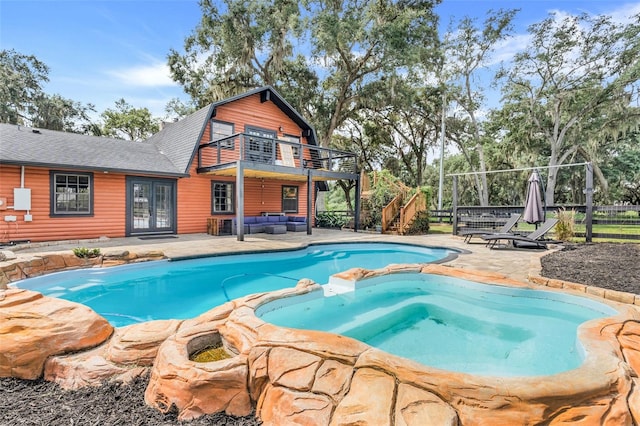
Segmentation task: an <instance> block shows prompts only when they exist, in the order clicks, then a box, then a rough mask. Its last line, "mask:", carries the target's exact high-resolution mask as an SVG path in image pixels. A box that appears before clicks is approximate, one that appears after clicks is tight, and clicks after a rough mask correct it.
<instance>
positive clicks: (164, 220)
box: [127, 178, 176, 234]
mask: <svg viewBox="0 0 640 426" xmlns="http://www.w3.org/2000/svg"><path fill="white" fill-rule="evenodd" d="M127 187H128V191H127V198H128V199H127V210H128V212H127V213H128V214H127V233H128V234H149V233H173V232H175V231H176V226H175V181H171V180H165V179H161V180H160V179H157V180H156V179H133V178H130V179H128V185H127Z"/></svg>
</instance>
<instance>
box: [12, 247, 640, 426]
mask: <svg viewBox="0 0 640 426" xmlns="http://www.w3.org/2000/svg"><path fill="white" fill-rule="evenodd" d="M541 263H542V275H543V276H544V277H547V278H557V279H561V280H565V281H571V282H576V283H581V284H587V285H593V286H598V287H603V288H607V289H611V290H619V291H625V292H630V293H635V294H640V244H628V243H624V244H615V243H611V244H610V243H598V244H568V245H566V246H565V248H564V249H563V250H561V251H557V252H554V253H550V254H548V255H546V256H544V257H542V259H541ZM147 384H148V379H142V378H140V379H136V380H134V381H133V382H132V383H131V384H129V385H119V384H114V383H108V384H105V385H103V386H101V387H93V388H83V389H80V390H77V391H64V390H62V389H61V388H60V387H59V386H58V385H56V384H55V383H51V382H45V381H43V380H35V381H27V380H19V379H14V378H0V407H1V408H0V425H1V426H26V425H42V426H58V425H74V426H76V425H77V426H84V425H87V426H88V425H101V426H111V425H113V426H116V425H118V426H120V425H138V426H147V425H148V426H173V425H190V426H202V425H216V426H253V425H260V424H261V422H260V421H259V420H258V419H257V418H256V417H255V416H247V417H232V416H227V415H225V414H221V413H218V414H215V415H207V416H202V417H199V418H197V419H195V420H192V421H190V422H179V421H178V420H177V413H176V412H170V413H168V414H166V415H165V414H162V413H160V412H159V411H157V410H155V409H153V408H151V407H149V406H147V405H146V404H145V402H144V392H145V389H146V387H147Z"/></svg>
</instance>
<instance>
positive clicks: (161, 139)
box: [146, 105, 212, 173]
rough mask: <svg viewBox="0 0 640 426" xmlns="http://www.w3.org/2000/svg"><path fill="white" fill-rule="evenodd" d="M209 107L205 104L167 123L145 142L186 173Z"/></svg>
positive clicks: (203, 127) (206, 118)
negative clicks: (191, 112) (187, 114)
mask: <svg viewBox="0 0 640 426" xmlns="http://www.w3.org/2000/svg"><path fill="white" fill-rule="evenodd" d="M211 109H212V106H211V105H209V106H206V107H204V108H201V109H199V110H198V111H196V112H194V113H193V114H191V115H189V116H187V117H185V118H184V119H182V120H180V121H176V122H175V123H170V124H167V125H166V127H165V128H164V129H162V131H160V132H158V133H156V134H155V135H153V136H151V137H150V138H149V139H147V141H146V142H147V143H150V144H153V145H155V146H157V147H158V150H159V151H160V152H162V153H163V154H164V155H166V157H167V158H168V159H169V160H170V161H171V162H172V163H173V165H174V166H175V168H176V169H177V170H178V171H180V172H181V173H188V172H189V165H190V164H191V159H192V158H193V155H194V154H195V150H196V149H197V147H198V142H200V139H201V138H202V133H203V132H204V129H205V124H206V123H207V120H208V119H209V117H210V111H211Z"/></svg>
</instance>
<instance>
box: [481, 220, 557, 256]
mask: <svg viewBox="0 0 640 426" xmlns="http://www.w3.org/2000/svg"><path fill="white" fill-rule="evenodd" d="M556 223H558V219H547V220H546V221H545V222H544V223H543V224H542V225H540V226H539V227H538V229H536V230H535V231H533V232H532V233H530V234H529V235H527V236H526V237H525V236H522V235H518V234H512V233H505V234H490V235H481V238H482V239H483V240H485V241H486V242H487V247H489V248H495V246H496V245H497V244H498V243H499V242H500V241H507V242H511V244H512V245H513V247H515V248H544V249H546V248H547V244H551V243H560V242H561V241H555V240H543V239H542V237H544V235H545V234H546V233H547V232H549V231H551V230H552V229H553V227H554V226H556Z"/></svg>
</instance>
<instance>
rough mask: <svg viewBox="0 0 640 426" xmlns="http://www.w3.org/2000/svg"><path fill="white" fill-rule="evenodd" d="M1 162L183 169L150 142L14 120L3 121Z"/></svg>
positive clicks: (173, 171) (88, 167)
mask: <svg viewBox="0 0 640 426" xmlns="http://www.w3.org/2000/svg"><path fill="white" fill-rule="evenodd" d="M0 162H2V163H7V164H20V165H37V166H43V167H69V168H73V169H86V170H109V171H124V172H143V173H157V174H162V175H180V174H182V173H183V170H179V169H178V168H177V167H176V166H175V165H174V164H173V163H172V162H171V160H170V159H169V158H168V157H167V156H166V155H164V154H162V153H161V152H160V151H159V150H158V148H157V147H156V146H155V145H153V144H151V143H148V142H131V141H124V140H120V139H111V138H103V137H97V136H87V135H79V134H75V133H67V132H57V131H53V130H46V129H38V130H35V129H31V128H29V127H24V126H17V125H13V124H0Z"/></svg>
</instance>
